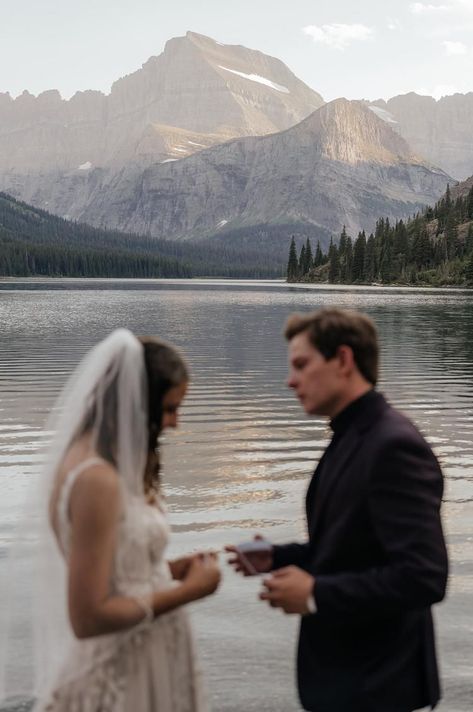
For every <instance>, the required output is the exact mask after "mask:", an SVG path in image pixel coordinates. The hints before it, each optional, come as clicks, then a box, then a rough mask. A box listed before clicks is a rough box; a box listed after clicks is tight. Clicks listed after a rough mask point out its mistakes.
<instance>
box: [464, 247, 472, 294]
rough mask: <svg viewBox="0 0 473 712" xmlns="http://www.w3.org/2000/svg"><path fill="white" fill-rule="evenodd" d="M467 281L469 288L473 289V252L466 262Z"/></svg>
mask: <svg viewBox="0 0 473 712" xmlns="http://www.w3.org/2000/svg"><path fill="white" fill-rule="evenodd" d="M465 279H466V282H467V284H468V286H470V287H473V252H472V253H471V254H470V256H469V257H468V259H467V261H466V266H465Z"/></svg>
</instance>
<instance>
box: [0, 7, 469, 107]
mask: <svg viewBox="0 0 473 712" xmlns="http://www.w3.org/2000/svg"><path fill="white" fill-rule="evenodd" d="M0 17H2V23H1V26H0V92H9V93H10V94H11V96H13V97H16V96H18V95H19V94H21V93H22V92H23V90H25V89H26V90H28V91H29V92H31V93H32V94H35V95H37V94H39V93H41V92H42V91H45V90H48V89H58V90H59V91H60V92H61V94H62V96H63V97H64V98H69V97H71V96H72V95H73V94H74V93H75V92H76V91H82V90H85V89H98V90H101V91H103V92H105V93H108V92H109V91H110V88H111V85H112V83H113V82H114V81H115V80H116V79H119V78H120V77H122V76H124V75H126V74H130V73H131V72H133V71H135V70H137V69H139V68H140V67H141V65H142V64H144V63H145V62H146V60H147V59H149V57H151V56H153V55H158V54H160V53H161V52H162V50H163V49H164V45H165V43H166V41H167V40H168V39H170V38H171V37H176V36H181V35H184V34H185V33H186V32H187V31H188V30H192V31H194V32H199V33H201V34H204V35H208V36H210V37H212V38H214V39H216V40H218V41H219V42H223V43H224V44H242V45H245V46H246V47H250V48H252V49H258V50H260V51H262V52H265V53H266V54H270V55H272V56H275V57H278V58H279V59H281V60H282V61H283V62H285V63H286V64H287V65H288V67H289V68H290V69H291V70H292V71H293V72H294V73H295V74H296V75H297V76H298V77H299V78H300V79H302V80H303V81H305V82H306V83H307V84H308V85H309V86H310V87H312V88H313V89H315V90H316V91H318V92H319V93H320V94H322V96H323V98H324V99H325V100H326V101H330V100H331V99H335V98H337V97H339V96H345V97H346V98H348V99H362V98H363V99H378V98H384V99H387V98H389V97H391V96H396V95H397V94H405V93H407V92H409V91H415V92H417V93H420V94H427V95H430V96H434V97H435V98H437V99H438V98H440V97H441V96H443V95H448V94H453V93H455V92H461V93H466V92H468V91H473V0H431V1H426V2H412V1H411V0H358V1H357V2H354V0H330V1H329V2H327V1H326V0H290V1H288V0H284V1H283V0H238V2H231V3H230V2H228V0H168V1H167V2H162V1H161V0H73V1H71V0H15V2H11V0H0Z"/></svg>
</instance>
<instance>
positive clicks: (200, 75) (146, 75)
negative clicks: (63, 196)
mask: <svg viewBox="0 0 473 712" xmlns="http://www.w3.org/2000/svg"><path fill="white" fill-rule="evenodd" d="M322 104H323V100H322V98H321V97H320V95H319V94H317V93H316V92H315V91H312V89H309V87H307V86H306V85H305V84H304V83H303V82H301V81H300V80H299V79H297V77H295V75H294V74H292V72H290V70H289V69H288V68H287V67H286V66H285V65H284V64H283V63H282V62H280V61H279V60H277V59H274V58H273V57H268V56H267V55H265V54H262V53H261V52H257V51H254V50H249V49H246V48H245V47H240V46H229V45H221V44H219V43H218V42H215V41H214V40H212V39H210V38H208V37H204V36H202V35H198V34H195V33H193V32H188V33H187V35H186V36H185V37H177V38H175V39H172V40H170V41H169V42H168V43H167V44H166V47H165V49H164V52H163V53H162V54H161V55H159V57H152V58H151V59H149V60H148V61H147V62H146V63H145V64H144V65H143V67H142V68H141V69H140V70H138V71H137V72H134V73H133V74H130V75H129V76H127V77H124V78H123V79H119V80H118V81H117V82H115V83H114V85H113V86H112V90H111V92H110V94H109V95H108V96H105V95H104V94H102V93H100V92H96V91H86V92H78V93H77V94H75V95H74V96H73V97H72V99H70V100H69V101H65V100H63V99H61V96H60V95H59V93H58V92H57V91H47V92H44V93H43V94H40V95H39V96H38V97H34V96H32V95H31V94H29V93H28V92H24V93H23V94H22V95H21V96H20V97H18V98H17V99H15V100H13V99H12V98H11V97H10V96H9V95H8V94H0V173H3V174H5V173H9V172H14V173H16V174H22V173H27V174H31V173H32V172H42V173H43V174H44V173H45V172H55V171H71V170H78V171H87V170H90V168H91V167H100V168H103V167H107V166H110V165H112V164H113V165H115V166H123V165H125V164H126V163H129V162H130V161H133V162H138V163H141V164H142V165H148V164H149V163H152V162H155V161H164V160H169V159H172V158H181V157H182V156H184V155H190V154H192V153H195V152H196V151H199V150H201V149H202V148H205V147H208V146H210V145H213V144H215V143H221V142H222V141H226V140H228V139H230V138H234V137H237V136H252V135H260V134H267V133H272V132H275V131H281V130H282V129H286V128H288V127H289V126H292V125H294V124H296V123H298V122H299V121H301V119H303V118H304V117H306V116H308V115H309V114H310V113H312V111H314V109H317V108H318V107H319V106H321V105H322Z"/></svg>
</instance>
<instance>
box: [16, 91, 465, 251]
mask: <svg viewBox="0 0 473 712" xmlns="http://www.w3.org/2000/svg"><path fill="white" fill-rule="evenodd" d="M449 180H450V181H451V179H450V178H449V177H448V176H447V175H446V174H445V173H443V171H441V170H438V169H432V168H431V167H429V166H428V165H425V163H423V162H422V160H421V159H419V158H417V157H416V156H414V155H413V154H412V151H411V149H410V148H409V146H408V145H407V143H406V142H405V141H404V139H403V138H402V137H400V136H399V135H398V134H397V133H396V132H394V131H393V130H392V129H391V128H390V126H389V125H388V124H387V123H386V122H384V121H383V120H381V119H380V118H379V117H377V116H376V115H375V114H374V113H373V112H372V111H370V110H369V109H368V108H367V107H366V106H365V105H364V104H363V103H361V102H349V101H347V100H345V99H339V100H337V101H334V102H331V103H330V104H326V105H325V106H323V107H322V108H320V109H319V110H318V111H316V112H314V113H313V114H312V115H311V116H309V117H308V118H307V119H305V120H304V121H302V122H301V123H300V124H298V125H297V126H294V127H292V128H290V129H288V130H286V131H283V132H281V133H278V134H273V135H270V136H265V137H253V138H243V139H238V140H233V141H230V142H228V143H226V144H223V145H220V146H216V147H213V148H210V149H208V150H205V151H201V152H200V153H197V154H195V155H193V156H190V157H187V158H181V159H179V160H176V161H172V162H168V163H164V164H163V163H161V164H154V165H152V166H149V167H148V168H147V169H145V170H144V171H143V170H142V169H139V168H138V167H137V166H136V165H135V166H131V165H129V166H127V167H126V168H124V169H122V170H121V171H120V172H118V173H117V172H114V171H111V170H108V171H99V170H95V171H94V170H92V171H90V172H89V173H88V174H87V175H81V176H79V175H77V173H76V172H75V173H74V174H71V175H69V177H68V178H67V179H64V180H62V181H60V182H58V183H57V184H56V187H55V190H54V191H53V193H51V191H50V190H46V189H45V188H44V187H43V188H40V189H38V187H37V186H35V185H34V184H33V183H31V184H30V185H29V186H28V185H24V186H23V192H24V193H26V199H27V200H28V202H32V203H34V204H35V205H38V206H42V207H46V208H48V209H49V210H52V211H53V212H57V213H59V214H62V215H67V216H68V217H73V218H76V219H80V220H83V221H86V222H89V223H91V224H93V225H97V226H101V227H104V226H106V227H110V228H117V229H119V230H124V231H129V232H138V233H145V234H151V235H153V236H156V237H165V238H173V239H199V238H203V237H207V236H211V235H216V234H220V233H222V232H223V231H228V230H236V229H240V230H241V229H247V230H248V231H249V232H250V233H251V230H252V227H254V226H255V225H261V224H279V225H281V224H287V225H290V224H294V223H297V224H305V225H310V226H317V227H320V228H321V229H322V230H323V231H330V232H333V233H336V232H338V231H339V230H340V229H341V227H342V225H343V224H346V225H347V228H348V230H349V231H350V232H351V233H352V234H356V232H357V231H358V230H359V229H367V230H370V229H371V228H373V226H374V223H375V221H376V219H377V218H378V217H380V216H389V217H390V218H392V219H395V218H401V217H403V218H405V217H407V216H408V215H410V214H412V213H413V212H414V211H416V210H418V209H419V208H420V207H421V206H422V205H425V204H428V203H433V202H435V200H436V199H437V198H438V197H439V196H440V195H441V194H442V193H443V192H444V190H445V188H446V185H447V182H448V181H449Z"/></svg>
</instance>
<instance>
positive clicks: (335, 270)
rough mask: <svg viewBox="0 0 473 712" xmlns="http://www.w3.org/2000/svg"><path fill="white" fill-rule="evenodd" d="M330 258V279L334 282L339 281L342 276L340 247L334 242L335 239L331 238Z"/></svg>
mask: <svg viewBox="0 0 473 712" xmlns="http://www.w3.org/2000/svg"><path fill="white" fill-rule="evenodd" d="M328 259H329V270H328V281H329V282H331V283H332V284H333V283H334V282H338V280H339V278H340V257H339V254H338V248H337V246H336V245H334V244H333V240H330V247H329V250H328Z"/></svg>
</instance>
